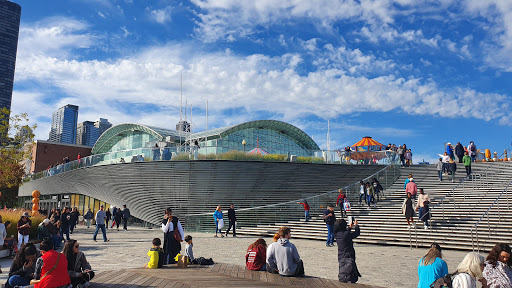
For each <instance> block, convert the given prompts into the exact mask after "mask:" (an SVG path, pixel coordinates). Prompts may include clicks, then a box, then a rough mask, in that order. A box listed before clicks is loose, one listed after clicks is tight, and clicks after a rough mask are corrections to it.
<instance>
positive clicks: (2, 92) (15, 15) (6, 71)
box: [0, 0, 21, 110]
mask: <svg viewBox="0 0 512 288" xmlns="http://www.w3.org/2000/svg"><path fill="white" fill-rule="evenodd" d="M20 16H21V7H20V5H18V4H16V3H12V2H10V1H5V0H0V109H1V108H7V109H9V110H10V109H11V100H12V88H13V84H14V68H15V66H16V51H17V49H18V34H19V30H20Z"/></svg>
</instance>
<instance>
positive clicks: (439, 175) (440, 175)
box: [437, 170, 443, 181]
mask: <svg viewBox="0 0 512 288" xmlns="http://www.w3.org/2000/svg"><path fill="white" fill-rule="evenodd" d="M437 177H439V181H443V170H439V171H437Z"/></svg>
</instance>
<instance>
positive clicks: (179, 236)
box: [172, 228, 183, 242]
mask: <svg viewBox="0 0 512 288" xmlns="http://www.w3.org/2000/svg"><path fill="white" fill-rule="evenodd" d="M172 235H174V239H176V241H178V242H182V241H183V239H181V234H180V231H178V228H176V229H174V231H172Z"/></svg>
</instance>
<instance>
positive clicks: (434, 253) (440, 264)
mask: <svg viewBox="0 0 512 288" xmlns="http://www.w3.org/2000/svg"><path fill="white" fill-rule="evenodd" d="M442 258H443V256H442V254H441V247H440V246H439V244H437V243H434V244H432V246H430V249H429V250H428V251H427V254H425V256H423V258H421V259H420V262H419V264H418V278H419V279H420V281H419V282H418V288H429V287H430V284H432V283H433V282H434V281H436V280H437V279H439V278H441V277H444V275H446V274H448V265H446V262H444V260H443V259H442Z"/></svg>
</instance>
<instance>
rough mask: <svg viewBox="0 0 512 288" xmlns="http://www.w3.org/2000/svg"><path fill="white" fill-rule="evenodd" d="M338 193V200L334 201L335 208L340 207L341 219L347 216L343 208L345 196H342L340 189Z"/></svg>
mask: <svg viewBox="0 0 512 288" xmlns="http://www.w3.org/2000/svg"><path fill="white" fill-rule="evenodd" d="M339 191H340V194H338V200H336V207H338V205H339V206H340V212H341V217H342V218H343V214H345V216H346V215H347V211H345V207H344V206H343V203H344V202H345V200H347V196H345V194H343V191H341V189H340V190H339Z"/></svg>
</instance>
